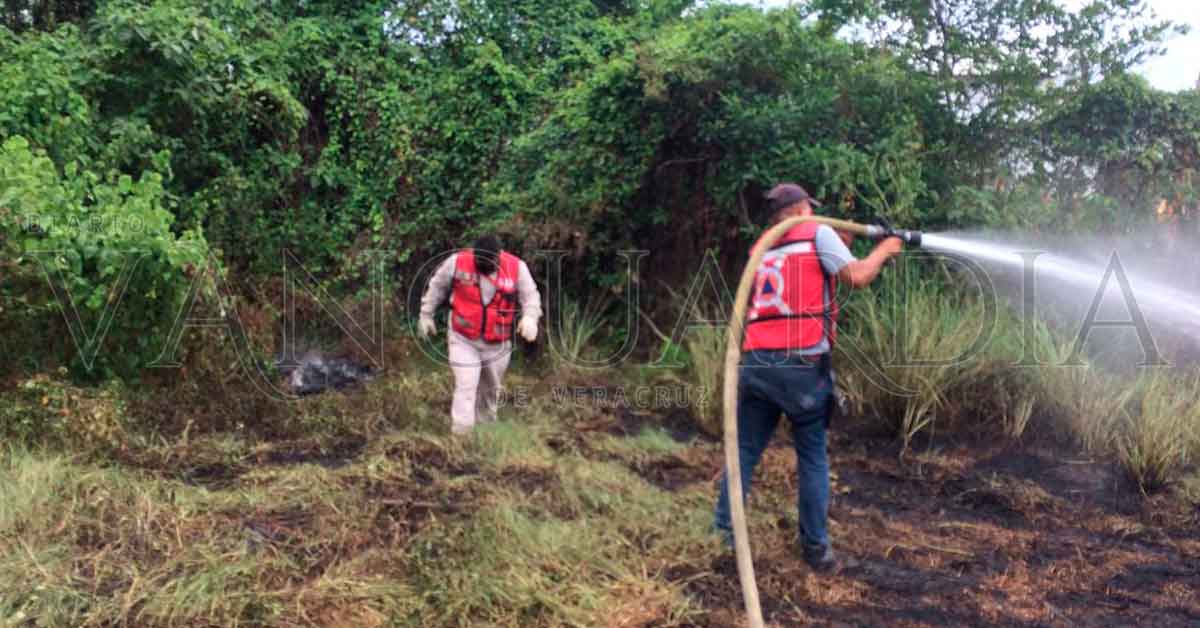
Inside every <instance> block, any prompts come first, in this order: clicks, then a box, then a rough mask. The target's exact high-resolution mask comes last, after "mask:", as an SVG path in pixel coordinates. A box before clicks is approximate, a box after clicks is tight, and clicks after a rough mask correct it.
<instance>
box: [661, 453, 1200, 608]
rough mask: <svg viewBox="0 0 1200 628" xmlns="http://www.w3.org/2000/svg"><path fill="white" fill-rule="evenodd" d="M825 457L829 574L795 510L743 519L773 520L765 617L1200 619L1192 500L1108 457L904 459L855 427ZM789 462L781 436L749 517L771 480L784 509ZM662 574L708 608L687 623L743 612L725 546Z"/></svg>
mask: <svg viewBox="0 0 1200 628" xmlns="http://www.w3.org/2000/svg"><path fill="white" fill-rule="evenodd" d="M712 455H715V456H719V455H720V452H719V451H715V452H713V453H712ZM830 456H831V464H832V468H833V473H834V475H835V478H834V480H833V493H834V497H833V500H832V504H831V509H830V519H831V530H832V532H831V534H832V535H833V539H834V545H835V548H836V550H837V551H838V555H839V558H840V560H841V564H840V565H839V567H838V569H837V570H835V572H833V573H830V574H820V575H818V574H814V573H812V572H811V571H810V570H808V569H807V568H806V567H805V564H804V562H803V561H802V560H801V559H800V556H799V553H798V552H797V551H796V550H795V547H794V545H793V544H792V542H791V541H792V539H793V538H794V534H795V529H794V524H792V523H790V522H791V521H794V519H789V518H787V517H783V516H781V515H782V514H783V513H782V512H774V511H772V512H769V513H762V512H761V511H760V512H759V513H757V514H753V515H752V521H753V518H754V517H758V518H759V519H760V523H761V518H762V517H763V516H764V515H765V516H767V517H768V518H769V519H770V520H774V523H773V524H772V525H768V526H766V527H765V528H764V527H763V526H761V525H759V526H756V525H755V524H754V523H752V524H751V529H752V533H751V542H752V546H753V547H754V554H755V567H756V570H757V579H758V583H759V587H760V596H761V598H762V606H763V610H764V614H765V616H766V618H767V620H768V622H773V623H775V624H776V625H789V626H790V625H811V624H817V625H855V626H858V625H867V626H896V625H939V626H941V625H945V626H979V625H997V626H999V625H1005V626H1009V625H1021V626H1060V625H1061V626H1129V625H1145V626H1200V509H1197V508H1195V507H1190V506H1187V505H1185V504H1183V503H1181V502H1179V501H1178V500H1175V499H1173V498H1171V497H1169V496H1167V495H1156V496H1151V497H1146V496H1144V495H1142V494H1140V493H1139V492H1138V491H1137V489H1136V488H1134V487H1133V486H1131V485H1130V484H1129V483H1128V482H1127V481H1126V480H1124V478H1123V477H1122V476H1121V475H1120V473H1119V471H1118V470H1117V469H1116V467H1115V466H1114V465H1113V464H1111V463H1109V462H1106V461H1102V460H1093V459H1088V458H1085V457H1083V456H1081V455H1079V454H1077V453H1072V452H1070V451H1064V450H1062V449H1055V448H1053V447H1052V446H1048V445H1045V444H1041V445H1028V446H1022V447H1018V446H1013V445H1007V446H993V447H987V446H983V445H982V444H981V443H979V442H974V443H969V444H960V445H955V444H953V443H952V442H948V443H943V444H941V446H939V447H938V448H936V449H934V450H932V451H930V452H926V453H925V454H922V453H920V452H919V451H918V452H916V453H908V454H906V455H901V452H900V451H899V448H898V447H897V446H896V445H895V444H894V443H893V442H891V441H889V440H885V439H880V438H878V437H869V436H867V437H864V435H863V434H862V433H854V431H853V430H850V431H846V430H835V431H833V432H832V433H831V435H830ZM718 464H719V462H718ZM792 464H793V455H792V452H791V450H790V447H788V446H787V445H786V444H785V443H784V439H783V438H782V436H781V435H776V438H775V441H774V442H773V444H772V447H771V449H770V450H769V452H768V454H767V456H765V459H764V463H763V465H762V466H760V468H759V473H758V474H756V483H755V494H754V495H752V498H751V502H750V511H751V512H753V511H755V510H759V509H760V508H762V506H758V508H756V504H761V503H762V501H765V500H761V499H760V498H761V497H762V493H763V492H767V491H769V492H771V493H772V494H773V497H775V498H778V499H776V500H775V501H777V502H780V503H783V504H784V505H786V506H787V507H788V508H790V507H791V500H792V499H794V497H792V496H793V495H794V494H795V493H794V491H795V480H794V479H793V476H792V475H791V474H792V469H793V467H792ZM668 468H675V467H673V466H669V467H668ZM661 469H662V467H661V466H660V467H659V468H658V470H656V471H651V474H655V473H661V472H662V470H661ZM764 537H766V538H764ZM663 577H664V578H666V579H668V580H670V581H672V582H676V583H679V584H681V585H682V586H683V589H684V590H685V591H686V592H687V593H688V595H690V596H692V597H693V598H694V599H695V600H696V601H697V602H698V603H699V604H700V605H701V606H702V607H703V608H704V609H705V611H706V613H705V614H704V617H703V618H701V619H699V620H697V621H696V622H694V625H697V626H726V625H731V624H732V623H733V622H735V621H737V619H738V617H739V616H740V615H739V613H740V612H741V604H742V600H741V594H740V589H739V588H738V586H737V570H736V566H735V563H734V560H733V556H732V552H729V553H728V555H725V556H722V557H720V558H718V559H717V560H714V561H712V562H711V563H710V564H708V565H688V564H679V565H674V566H672V567H671V568H669V569H667V570H665V571H664V573H663Z"/></svg>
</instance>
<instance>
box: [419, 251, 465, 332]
mask: <svg viewBox="0 0 1200 628" xmlns="http://www.w3.org/2000/svg"><path fill="white" fill-rule="evenodd" d="M457 261H458V254H457V253H455V254H454V255H451V256H450V257H447V258H446V259H445V261H443V262H442V263H441V264H439V265H438V267H437V270H436V271H434V273H433V277H430V278H429V285H428V286H427V287H426V288H425V294H424V296H422V297H421V318H427V319H430V320H432V319H433V314H434V313H435V312H437V309H438V306H439V305H441V304H442V303H445V302H446V295H447V294H449V292H450V284H451V282H452V281H453V280H454V267H455V264H456V263H457Z"/></svg>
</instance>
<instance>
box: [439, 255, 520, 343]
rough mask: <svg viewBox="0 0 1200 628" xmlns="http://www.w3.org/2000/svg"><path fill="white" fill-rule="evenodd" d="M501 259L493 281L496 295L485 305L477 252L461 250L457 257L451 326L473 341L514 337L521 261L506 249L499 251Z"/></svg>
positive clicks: (451, 299) (496, 340)
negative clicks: (480, 283) (476, 258)
mask: <svg viewBox="0 0 1200 628" xmlns="http://www.w3.org/2000/svg"><path fill="white" fill-rule="evenodd" d="M499 262H500V263H499V264H497V266H496V278H495V280H493V281H492V283H493V284H494V285H495V286H496V295H495V296H493V297H492V300H491V302H489V303H488V304H487V306H486V307H485V306H484V305H483V294H482V292H481V290H480V287H479V279H480V277H479V273H478V272H477V271H476V270H475V251H474V250H473V249H464V250H462V251H459V252H458V257H457V259H456V260H455V265H454V290H453V292H451V298H450V307H451V310H452V311H451V314H450V326H451V327H452V328H453V329H454V331H456V332H458V333H460V334H462V335H463V336H465V337H467V338H469V339H471V340H478V339H479V338H480V337H482V338H483V341H484V342H504V341H505V340H508V339H510V338H512V332H513V318H515V317H516V315H517V305H516V303H517V301H516V292H517V277H518V276H519V274H520V269H521V260H520V259H518V258H517V256H515V255H512V254H510V253H508V252H506V251H500V260H499Z"/></svg>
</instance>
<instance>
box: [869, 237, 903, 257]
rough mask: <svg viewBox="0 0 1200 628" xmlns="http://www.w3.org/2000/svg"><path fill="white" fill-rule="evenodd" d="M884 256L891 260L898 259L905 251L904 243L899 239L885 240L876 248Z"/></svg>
mask: <svg viewBox="0 0 1200 628" xmlns="http://www.w3.org/2000/svg"><path fill="white" fill-rule="evenodd" d="M875 250H876V251H879V252H880V253H882V254H883V255H886V256H888V257H889V258H892V257H896V256H897V255H899V254H900V251H902V250H904V241H903V240H901V239H900V238H897V237H894V236H893V237H890V238H884V239H883V241H882V242H880V243H879V244H878V246H876V247H875Z"/></svg>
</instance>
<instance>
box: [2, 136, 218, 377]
mask: <svg viewBox="0 0 1200 628" xmlns="http://www.w3.org/2000/svg"><path fill="white" fill-rule="evenodd" d="M162 181H163V179H162V177H161V176H160V175H159V174H157V173H155V172H146V173H144V174H143V175H142V176H141V178H140V179H138V180H137V181H134V180H133V179H132V178H131V177H129V176H127V175H105V176H101V175H100V174H97V173H95V172H92V171H90V170H86V169H81V168H80V167H79V166H78V164H76V163H75V162H71V163H69V164H67V166H66V167H65V168H63V169H62V171H61V172H60V170H59V169H58V168H57V167H56V166H55V164H54V163H53V162H52V161H51V160H50V159H49V158H48V157H47V156H46V155H45V154H44V153H42V152H40V151H35V150H34V149H32V148H31V147H30V145H29V143H28V142H27V141H26V140H25V139H24V138H22V137H19V136H18V137H12V138H9V139H7V140H6V141H5V142H4V143H3V145H0V207H3V208H5V209H4V212H5V215H4V216H0V218H2V219H3V220H2V222H0V229H2V230H3V231H2V232H3V236H4V239H3V243H2V244H0V246H3V247H4V250H3V251H0V253H2V254H3V255H4V256H5V257H6V258H8V259H14V260H16V262H15V263H13V265H12V266H11V267H10V268H9V271H10V272H13V273H15V274H16V277H15V278H10V279H15V281H13V283H12V284H10V285H12V286H19V287H17V288H16V289H15V290H16V291H13V290H14V289H13V288H8V289H7V291H9V293H7V294H4V295H3V296H5V297H7V299H8V300H9V301H10V302H11V303H15V304H18V306H17V307H16V308H13V310H12V311H7V309H6V311H5V312H4V314H3V315H4V316H11V317H14V318H25V319H30V318H32V319H37V320H41V321H44V322H45V324H46V326H47V327H48V328H50V329H55V328H57V332H58V333H59V334H65V333H67V332H69V333H70V335H71V338H72V339H73V340H74V346H72V347H68V348H66V351H67V352H68V354H69V356H70V358H71V366H72V367H73V369H74V370H75V373H76V374H77V375H91V376H97V375H99V376H104V375H108V374H121V375H126V376H131V375H133V374H135V373H136V372H137V370H138V369H140V368H141V367H143V366H145V365H147V364H149V363H150V362H152V361H153V360H154V359H155V358H157V357H158V355H159V353H160V352H161V351H162V349H163V347H164V340H165V339H166V337H167V335H168V334H169V332H170V326H171V324H172V323H173V322H174V320H175V317H176V316H177V315H178V314H179V313H180V309H181V307H182V305H183V301H184V297H185V295H186V293H187V290H188V288H189V277H188V272H187V271H188V270H190V269H194V268H196V267H197V266H200V265H201V264H203V263H205V262H206V255H207V249H206V246H205V243H204V240H203V238H202V237H201V236H200V235H199V234H198V233H195V232H190V231H189V232H185V233H183V234H182V235H176V234H175V233H174V232H172V230H171V225H172V222H173V220H174V219H173V217H172V215H171V212H170V211H168V210H167V208H166V207H165V204H166V196H165V193H164V191H163V187H162ZM41 278H45V279H47V280H48V281H44V280H42V279H41ZM51 284H52V285H51ZM64 315H65V317H66V318H65V319H63V316H64ZM62 320H65V323H60V322H59V321H62ZM64 326H65V328H66V329H65V330H64V329H63V327H64ZM105 332H107V333H105ZM93 360H94V362H93Z"/></svg>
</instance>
